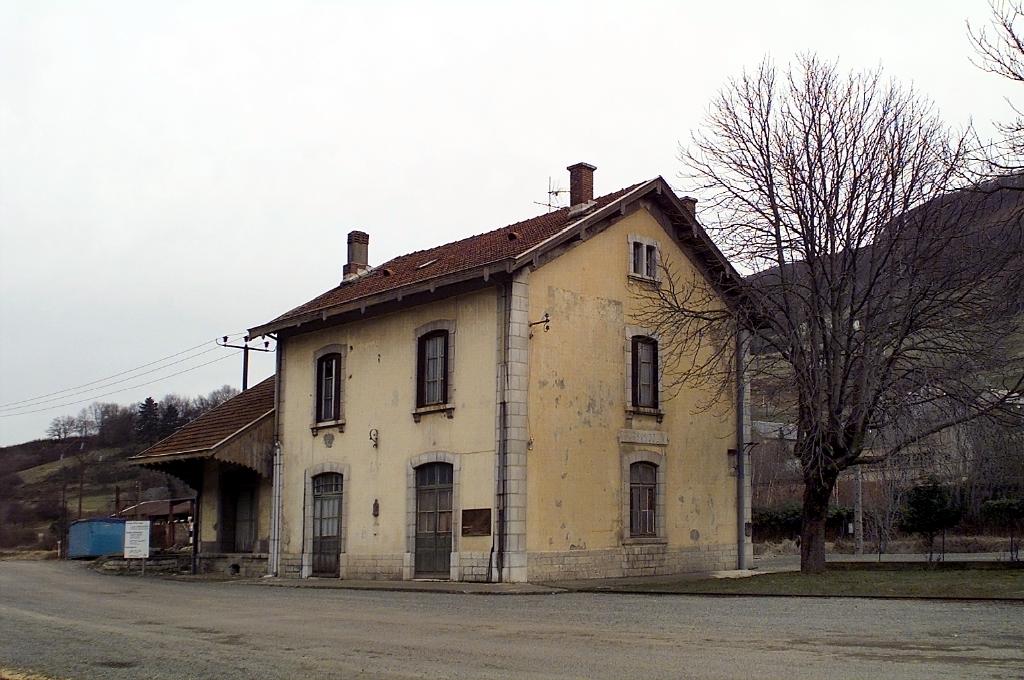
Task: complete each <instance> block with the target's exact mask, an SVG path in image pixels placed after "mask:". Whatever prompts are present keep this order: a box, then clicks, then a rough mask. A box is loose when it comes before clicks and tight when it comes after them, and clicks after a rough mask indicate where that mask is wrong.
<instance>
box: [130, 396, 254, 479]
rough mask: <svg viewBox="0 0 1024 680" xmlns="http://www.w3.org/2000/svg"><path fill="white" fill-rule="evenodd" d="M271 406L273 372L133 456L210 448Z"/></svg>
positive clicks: (156, 455) (151, 455)
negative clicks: (271, 374) (256, 383)
mask: <svg viewBox="0 0 1024 680" xmlns="http://www.w3.org/2000/svg"><path fill="white" fill-rule="evenodd" d="M273 410H274V376H270V377H269V378H267V379H266V380H264V381H263V382H261V383H259V384H258V385H256V386H254V387H250V388H249V389H247V390H246V391H245V392H242V393H240V394H237V395H235V396H234V397H232V398H230V399H228V400H227V401H225V402H224V403H223V404H220V405H219V406H216V407H215V408H212V409H210V410H209V411H207V412H206V413H204V414H203V415H201V416H199V417H198V418H196V419H195V420H193V421H192V422H190V423H189V424H187V425H185V426H184V427H182V428H181V429H180V430H178V431H177V432H175V433H174V434H172V435H171V436H170V437H167V438H166V439H161V440H160V441H158V442H157V443H156V444H153V446H151V447H149V448H148V449H146V450H145V451H143V452H142V453H140V454H138V455H136V456H132V458H134V459H139V458H154V457H158V456H167V455H171V454H175V453H185V452H186V451H189V452H196V451H205V450H207V449H212V448H213V447H214V446H216V445H217V444H219V443H221V442H222V441H224V440H225V439H226V438H227V437H230V436H231V435H233V434H234V433H236V432H238V431H239V430H241V429H242V428H244V427H245V426H246V425H249V424H250V423H252V422H254V421H256V420H257V419H259V418H260V416H263V415H266V414H267V413H269V412H270V411H273Z"/></svg>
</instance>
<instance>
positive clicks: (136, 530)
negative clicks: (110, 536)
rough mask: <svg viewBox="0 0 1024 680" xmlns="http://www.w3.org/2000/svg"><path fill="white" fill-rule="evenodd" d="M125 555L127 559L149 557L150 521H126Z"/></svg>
mask: <svg viewBox="0 0 1024 680" xmlns="http://www.w3.org/2000/svg"><path fill="white" fill-rule="evenodd" d="M124 557H125V559H126V560H143V559H146V558H147V557H149V521H145V522H136V521H129V522H125V523H124Z"/></svg>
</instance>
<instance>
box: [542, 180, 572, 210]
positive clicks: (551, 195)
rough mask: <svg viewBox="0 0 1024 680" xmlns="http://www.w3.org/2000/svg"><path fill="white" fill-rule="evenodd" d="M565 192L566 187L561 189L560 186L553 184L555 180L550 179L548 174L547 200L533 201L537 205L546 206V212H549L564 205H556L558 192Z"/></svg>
mask: <svg viewBox="0 0 1024 680" xmlns="http://www.w3.org/2000/svg"><path fill="white" fill-rule="evenodd" d="M567 193H569V190H568V189H562V188H561V187H560V186H558V185H557V184H555V182H554V181H553V180H552V179H551V177H550V176H548V200H547V201H545V202H543V203H542V202H540V201H534V203H536V204H537V205H543V206H547V209H548V212H551V211H552V210H558V209H559V208H563V207H565V206H561V205H558V196H559V195H560V194H567Z"/></svg>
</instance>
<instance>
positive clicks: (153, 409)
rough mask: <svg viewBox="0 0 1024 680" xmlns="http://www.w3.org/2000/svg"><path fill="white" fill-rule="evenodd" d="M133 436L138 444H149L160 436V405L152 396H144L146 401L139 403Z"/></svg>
mask: <svg viewBox="0 0 1024 680" xmlns="http://www.w3.org/2000/svg"><path fill="white" fill-rule="evenodd" d="M135 438H136V439H137V440H138V441H139V443H140V444H151V443H153V442H155V441H156V440H157V439H159V438H160V405H159V404H158V403H156V401H155V400H154V399H153V397H146V401H144V402H142V403H141V404H139V412H138V415H137V416H136V418H135Z"/></svg>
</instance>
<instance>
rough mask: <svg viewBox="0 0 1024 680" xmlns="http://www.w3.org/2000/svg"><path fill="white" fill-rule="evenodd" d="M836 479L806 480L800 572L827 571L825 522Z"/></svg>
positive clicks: (814, 572) (801, 529)
mask: <svg viewBox="0 0 1024 680" xmlns="http://www.w3.org/2000/svg"><path fill="white" fill-rule="evenodd" d="M834 486H835V479H834V478H818V479H814V480H813V482H812V481H810V480H807V479H805V480H804V505H803V515H802V519H803V523H802V525H801V527H800V571H801V572H803V573H805V574H820V573H822V572H824V571H825V522H826V520H827V519H828V501H829V498H830V497H831V495H832V487H834Z"/></svg>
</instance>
